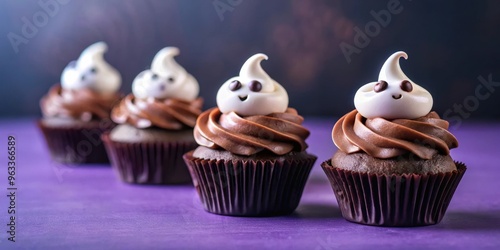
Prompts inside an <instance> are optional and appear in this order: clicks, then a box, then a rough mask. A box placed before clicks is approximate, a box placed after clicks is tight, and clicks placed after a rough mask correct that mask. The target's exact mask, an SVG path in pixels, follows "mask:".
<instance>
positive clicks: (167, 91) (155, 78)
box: [132, 47, 200, 101]
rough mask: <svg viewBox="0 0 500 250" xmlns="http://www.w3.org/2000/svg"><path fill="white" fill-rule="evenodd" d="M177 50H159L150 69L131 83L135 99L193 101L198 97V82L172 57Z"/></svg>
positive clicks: (171, 48) (172, 48)
mask: <svg viewBox="0 0 500 250" xmlns="http://www.w3.org/2000/svg"><path fill="white" fill-rule="evenodd" d="M178 54H179V49H178V48H175V47H166V48H163V49H162V50H160V51H159V52H158V53H157V54H156V55H155V57H154V58H153V62H152V64H151V69H150V70H149V69H148V70H145V71H142V72H141V73H139V75H137V77H136V78H135V79H134V82H133V83H132V92H133V93H134V96H135V97H136V98H150V97H153V98H157V99H165V98H176V99H180V100H185V101H193V100H195V99H196V98H197V97H198V94H199V92H200V87H199V85H198V81H196V79H195V78H194V77H193V76H192V75H190V74H188V73H187V72H186V70H185V69H184V68H183V67H182V66H180V65H179V64H178V63H177V62H176V61H175V60H174V56H176V55H178Z"/></svg>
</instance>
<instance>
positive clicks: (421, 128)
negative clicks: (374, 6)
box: [332, 110, 458, 159]
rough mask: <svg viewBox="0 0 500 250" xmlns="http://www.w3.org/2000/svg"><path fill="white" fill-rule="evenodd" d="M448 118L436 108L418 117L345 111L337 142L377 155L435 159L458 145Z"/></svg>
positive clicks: (344, 148) (346, 148)
mask: <svg viewBox="0 0 500 250" xmlns="http://www.w3.org/2000/svg"><path fill="white" fill-rule="evenodd" d="M448 125H449V124H448V122H447V121H445V120H442V119H440V118H439V115H438V114H437V113H436V112H434V111H432V112H430V113H429V114H427V115H425V116H422V117H419V118H416V119H394V120H386V119H384V118H372V119H366V118H364V117H363V116H362V115H361V114H359V113H358V111H357V110H353V111H351V112H350V113H348V114H346V115H344V116H343V117H342V118H340V119H339V121H337V123H336V124H335V126H334V127H333V130H332V138H333V142H334V143H335V145H337V147H338V148H339V149H340V150H342V151H343V152H345V153H355V152H360V151H363V152H365V153H367V154H369V155H371V156H373V157H376V158H384V159H387V158H392V157H396V156H400V155H403V154H407V153H413V154H415V155H417V156H418V157H420V158H421V159H431V158H432V157H433V156H434V155H435V154H436V153H439V154H442V155H448V154H449V153H450V149H451V148H456V147H457V146H458V141H457V139H456V138H455V137H454V136H453V135H452V134H451V133H450V132H449V131H448Z"/></svg>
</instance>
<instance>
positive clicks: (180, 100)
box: [103, 47, 203, 184]
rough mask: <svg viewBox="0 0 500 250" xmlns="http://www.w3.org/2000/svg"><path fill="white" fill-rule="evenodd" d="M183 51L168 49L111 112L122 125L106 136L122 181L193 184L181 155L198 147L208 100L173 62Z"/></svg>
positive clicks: (190, 78)
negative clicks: (200, 121)
mask: <svg viewBox="0 0 500 250" xmlns="http://www.w3.org/2000/svg"><path fill="white" fill-rule="evenodd" d="M178 54H179V49H178V48H175V47H166V48H164V49H162V50H160V51H159V52H158V53H157V54H156V56H155V57H154V59H153V62H152V64H151V69H148V70H144V71H143V72H141V73H139V75H137V77H136V78H135V79H134V82H133V83H132V93H131V94H129V95H127V96H126V97H125V98H124V99H123V100H122V101H121V102H120V103H119V104H118V105H117V106H116V107H115V108H114V109H113V111H112V119H113V121H115V122H116V123H118V124H119V125H118V126H117V127H116V128H114V129H113V130H112V131H110V132H109V133H106V134H104V135H103V140H104V142H105V144H106V149H107V152H108V155H109V157H110V159H111V164H112V166H113V168H114V169H116V171H117V173H118V176H119V177H120V179H121V180H122V181H124V182H127V183H136V184H181V183H187V182H190V181H191V178H190V175H189V171H188V170H187V168H186V165H185V163H184V161H183V159H182V155H183V154H184V153H186V152H188V151H190V150H192V149H194V148H196V146H197V144H196V142H195V140H194V137H193V127H194V126H195V123H196V118H197V117H198V115H200V113H201V111H202V106H203V99H202V98H201V97H198V93H199V85H198V82H197V81H196V79H195V78H194V77H193V76H192V75H190V74H189V73H188V72H187V71H186V70H185V69H184V68H183V67H181V66H180V65H179V64H177V62H176V61H175V59H174V56H176V55H178Z"/></svg>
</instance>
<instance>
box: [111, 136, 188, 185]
mask: <svg viewBox="0 0 500 250" xmlns="http://www.w3.org/2000/svg"><path fill="white" fill-rule="evenodd" d="M102 140H103V141H104V144H105V146H106V150H107V152H108V155H109V157H110V160H111V165H112V167H113V168H114V169H115V170H116V172H117V173H118V176H119V178H120V179H121V180H122V181H124V182H127V183H134V184H185V183H189V182H191V176H190V174H189V170H188V169H187V167H186V164H185V163H184V161H183V159H182V155H184V153H186V152H188V151H190V150H193V149H195V148H196V147H198V144H196V142H194V141H192V142H140V143H127V142H115V141H112V140H111V139H110V138H109V132H108V133H104V134H103V135H102Z"/></svg>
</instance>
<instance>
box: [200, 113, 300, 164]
mask: <svg viewBox="0 0 500 250" xmlns="http://www.w3.org/2000/svg"><path fill="white" fill-rule="evenodd" d="M303 120H304V119H303V118H302V116H300V115H298V113H297V111H296V110H295V109H293V108H288V109H287V110H286V111H285V112H284V113H271V114H269V115H252V116H240V115H238V114H236V113H235V112H229V113H227V114H222V113H221V111H220V110H219V108H213V109H210V110H207V111H205V112H203V113H202V114H201V115H200V117H199V118H198V120H197V121H196V127H195V129H194V137H195V139H196V141H197V142H198V144H200V145H202V146H205V147H208V148H212V149H225V150H227V151H229V152H231V153H233V154H237V155H247V156H249V155H253V154H256V153H259V152H261V151H268V152H272V153H274V154H276V155H284V154H287V153H290V152H292V151H294V152H301V151H304V150H305V149H306V148H307V144H306V142H305V139H306V138H307V137H308V136H309V130H307V129H306V128H304V127H303V126H302V122H303Z"/></svg>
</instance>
